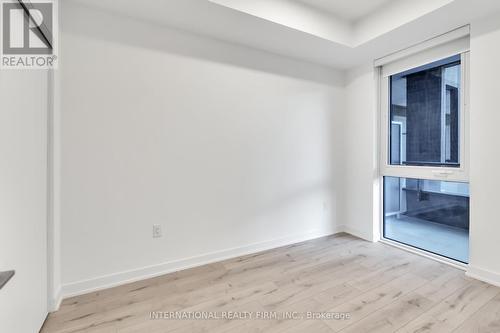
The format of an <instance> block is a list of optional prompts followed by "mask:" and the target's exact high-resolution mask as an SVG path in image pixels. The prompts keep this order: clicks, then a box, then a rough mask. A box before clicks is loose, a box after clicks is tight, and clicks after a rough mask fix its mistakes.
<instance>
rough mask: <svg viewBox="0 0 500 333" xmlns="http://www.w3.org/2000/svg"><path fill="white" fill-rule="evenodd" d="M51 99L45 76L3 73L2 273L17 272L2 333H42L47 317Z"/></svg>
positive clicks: (0, 300)
mask: <svg viewBox="0 0 500 333" xmlns="http://www.w3.org/2000/svg"><path fill="white" fill-rule="evenodd" d="M47 95H48V91H47V72H46V71H43V70H31V71H29V70H1V71H0V156H1V162H0V271H7V270H15V271H16V274H15V275H14V277H13V278H12V279H11V280H10V281H9V282H8V283H7V284H6V285H5V286H4V287H3V288H2V290H1V291H0V332H12V333H30V332H38V331H39V329H40V327H41V325H42V324H43V321H44V320H45V317H46V315H47V266H46V264H47V255H46V254H47V247H46V246H47V242H46V238H47V229H46V223H47V221H46V220H47V214H46V213H47V210H46V208H47V201H46V199H47V192H46V191H47V187H46V186H47V146H46V144H47ZM20 319H21V320H20Z"/></svg>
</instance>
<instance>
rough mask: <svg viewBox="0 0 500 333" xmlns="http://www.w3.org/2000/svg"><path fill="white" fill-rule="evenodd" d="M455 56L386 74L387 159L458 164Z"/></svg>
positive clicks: (415, 163) (405, 162)
mask: <svg viewBox="0 0 500 333" xmlns="http://www.w3.org/2000/svg"><path fill="white" fill-rule="evenodd" d="M460 73H461V72H460V56H459V55H457V56H454V57H451V58H447V59H444V60H441V61H437V62H434V63H432V64H428V65H425V66H421V67H418V68H415V69H412V70H409V71H406V72H403V73H399V74H396V75H393V76H391V78H390V85H391V86H390V91H391V108H390V120H391V123H390V126H389V130H390V138H389V139H390V149H389V150H390V151H389V155H390V157H389V159H390V161H389V162H390V164H391V165H413V166H446V167H459V166H460V156H459V152H460V147H459V142H460V139H459V138H460V137H459V135H460V133H459V128H460V127H459V121H460V120H459V114H460V110H459V108H460V82H461V81H460Z"/></svg>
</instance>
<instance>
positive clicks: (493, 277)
mask: <svg viewBox="0 0 500 333" xmlns="http://www.w3.org/2000/svg"><path fill="white" fill-rule="evenodd" d="M465 275H467V276H468V277H471V278H473V279H476V280H481V281H483V282H486V283H489V284H492V285H494V286H497V287H500V273H495V272H492V271H489V270H486V269H482V268H479V267H475V266H471V265H470V264H469V267H468V268H467V272H465Z"/></svg>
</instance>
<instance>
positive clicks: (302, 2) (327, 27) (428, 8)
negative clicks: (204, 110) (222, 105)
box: [63, 0, 500, 69]
mask: <svg viewBox="0 0 500 333" xmlns="http://www.w3.org/2000/svg"><path fill="white" fill-rule="evenodd" d="M118 3H119V5H117V4H118ZM69 4H72V5H77V6H85V7H93V8H98V9H101V10H105V11H107V12H112V13H115V14H117V15H122V16H127V17H132V18H136V19H140V20H144V21H148V22H151V23H154V24H157V25H161V26H166V27H171V28H175V29H180V30H184V31H188V32H192V33H195V34H198V35H204V36H207V37H210V38H216V39H218V40H224V41H227V42H231V43H236V44H240V45H244V46H248V47H252V48H256V49H260V50H264V51H267V52H271V53H275V54H280V55H283V56H287V57H291V58H295V59H300V60H304V61H307V62H312V63H317V64H321V65H325V66H329V67H333V68H337V69H349V68H352V67H355V66H358V65H360V64H366V63H368V62H372V61H373V60H374V59H377V58H380V57H383V56H385V55H387V54H390V53H393V52H395V51H398V50H401V49H403V48H407V47H409V46H411V45H414V44H417V43H419V42H422V41H424V40H427V39H429V38H432V37H434V36H437V35H440V34H443V33H445V32H448V31H450V30H453V29H456V28H458V27H461V26H463V25H466V24H469V23H470V22H472V21H474V20H477V19H479V18H481V17H485V16H487V15H489V14H492V13H494V12H500V1H498V0H419V1H414V0H166V1H160V0H141V1H137V0H120V1H119V2H117V1H116V0H65V1H64V2H63V11H64V6H65V5H69Z"/></svg>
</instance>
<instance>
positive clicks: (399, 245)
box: [380, 238, 468, 271]
mask: <svg viewBox="0 0 500 333" xmlns="http://www.w3.org/2000/svg"><path fill="white" fill-rule="evenodd" d="M380 243H383V244H387V245H390V246H393V247H396V248H398V249H401V250H404V251H406V252H410V253H413V254H417V255H419V256H421V257H425V258H428V259H432V260H434V261H437V262H440V263H442V264H446V265H450V266H453V267H455V268H458V269H461V270H464V271H465V270H467V266H468V265H467V264H464V263H461V262H458V261H455V260H452V259H448V258H445V257H442V256H440V255H437V254H433V253H430V252H427V251H424V250H420V249H417V248H415V247H413V246H410V245H405V244H402V243H398V242H395V241H392V240H390V239H387V238H382V239H380Z"/></svg>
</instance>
